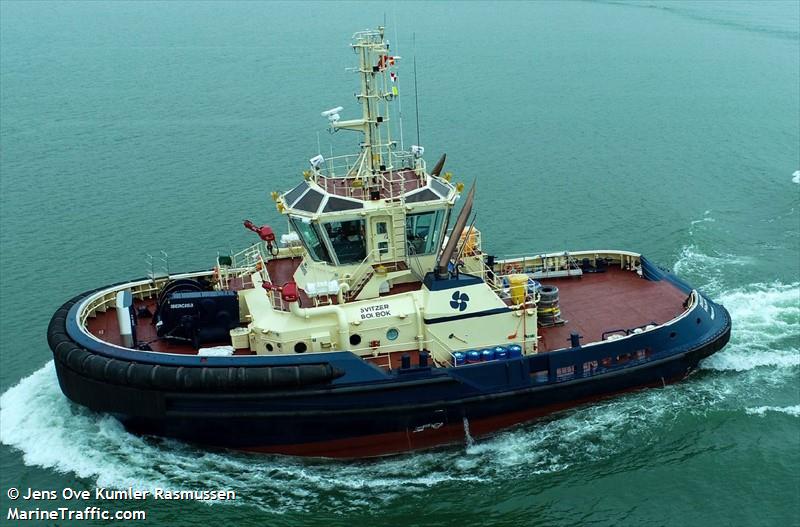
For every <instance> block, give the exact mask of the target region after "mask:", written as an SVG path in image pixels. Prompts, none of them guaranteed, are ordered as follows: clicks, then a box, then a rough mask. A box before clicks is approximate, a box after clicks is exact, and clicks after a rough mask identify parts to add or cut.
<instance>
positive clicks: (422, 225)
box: [406, 210, 444, 254]
mask: <svg viewBox="0 0 800 527" xmlns="http://www.w3.org/2000/svg"><path fill="white" fill-rule="evenodd" d="M442 218H444V211H442V210H434V211H431V212H422V213H420V214H409V215H408V216H406V239H407V240H408V245H409V246H410V247H411V250H412V251H413V252H414V254H433V253H436V252H438V250H439V234H440V231H441V228H442Z"/></svg>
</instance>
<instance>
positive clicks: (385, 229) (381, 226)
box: [369, 216, 394, 262]
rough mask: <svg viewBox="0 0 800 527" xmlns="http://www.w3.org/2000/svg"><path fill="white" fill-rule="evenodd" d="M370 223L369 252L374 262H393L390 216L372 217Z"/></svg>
mask: <svg viewBox="0 0 800 527" xmlns="http://www.w3.org/2000/svg"><path fill="white" fill-rule="evenodd" d="M370 223H371V225H370V236H369V239H370V252H371V253H372V254H373V255H374V261H375V262H392V261H394V254H393V253H394V251H393V248H392V244H391V239H390V233H391V229H392V218H391V217H390V216H373V217H372V218H371V220H370Z"/></svg>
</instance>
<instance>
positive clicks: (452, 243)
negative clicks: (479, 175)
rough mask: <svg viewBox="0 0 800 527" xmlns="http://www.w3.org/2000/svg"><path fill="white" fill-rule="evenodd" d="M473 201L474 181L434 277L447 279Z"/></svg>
mask: <svg viewBox="0 0 800 527" xmlns="http://www.w3.org/2000/svg"><path fill="white" fill-rule="evenodd" d="M441 161H442V164H444V156H442V160H441ZM437 166H438V164H437ZM474 200H475V181H473V182H472V187H471V188H470V189H469V193H468V194H467V199H465V200H464V206H463V207H462V208H461V212H460V213H459V215H458V218H457V219H456V223H455V224H454V225H453V232H451V233H450V239H449V240H447V245H445V246H444V250H443V251H442V255H441V256H440V257H439V262H438V263H437V264H436V275H437V276H438V277H439V278H447V277H448V274H447V264H449V263H450V258H452V257H453V253H454V252H455V251H456V246H457V245H458V240H459V239H461V233H462V232H464V227H466V226H467V220H468V219H469V215H470V214H471V213H472V202H473V201H474Z"/></svg>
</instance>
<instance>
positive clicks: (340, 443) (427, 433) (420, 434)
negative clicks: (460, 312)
mask: <svg viewBox="0 0 800 527" xmlns="http://www.w3.org/2000/svg"><path fill="white" fill-rule="evenodd" d="M685 377H686V375H681V376H679V377H675V378H673V379H664V380H663V381H659V382H656V383H651V384H645V385H641V386H635V387H632V388H628V389H625V390H621V391H618V392H614V393H608V394H603V395H601V396H594V397H587V398H584V399H578V400H574V401H570V402H566V403H559V404H553V405H549V406H540V407H537V408H532V409H530V410H523V411H519V412H509V413H504V414H502V415H498V416H495V417H490V418H485V419H476V420H474V421H473V420H469V422H468V425H469V435H470V436H471V437H473V438H485V437H488V436H491V435H493V434H495V433H497V432H500V431H502V430H504V429H507V428H511V427H513V426H515V425H519V424H522V423H526V422H529V421H532V420H534V419H536V418H539V417H543V416H546V415H549V414H552V413H555V412H558V411H561V410H566V409H569V408H574V407H576V406H580V405H583V404H587V403H592V402H597V401H601V400H604V399H609V398H611V397H614V396H616V395H620V394H623V393H628V392H633V391H638V390H641V389H644V388H653V387H663V386H665V385H666V384H670V383H674V382H677V381H680V380H682V379H684V378H685ZM466 433H467V431H466V429H465V423H463V422H458V423H447V424H443V425H442V426H440V427H438V428H432V427H428V428H425V429H424V430H421V431H415V430H406V431H405V432H392V433H387V434H374V435H367V436H360V437H353V438H347V439H338V440H334V441H321V442H314V443H300V444H293V445H270V446H268V447H264V448H258V447H255V448H247V449H243V450H244V451H247V452H258V453H263V454H282V455H288V456H303V457H322V458H339V459H353V458H366V457H381V456H390V455H396V454H402V453H405V452H410V451H414V450H424V449H430V448H435V447H440V446H448V445H457V444H466V443H467V441H468V438H467V435H466Z"/></svg>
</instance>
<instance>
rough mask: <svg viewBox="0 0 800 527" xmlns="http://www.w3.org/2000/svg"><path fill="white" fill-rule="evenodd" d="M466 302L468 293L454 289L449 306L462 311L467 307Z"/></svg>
mask: <svg viewBox="0 0 800 527" xmlns="http://www.w3.org/2000/svg"><path fill="white" fill-rule="evenodd" d="M467 302H469V295H468V294H467V293H461V292H459V291H456V292H455V293H453V299H452V300H451V301H450V307H452V308H453V309H458V310H459V311H464V310H465V309H467Z"/></svg>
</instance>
